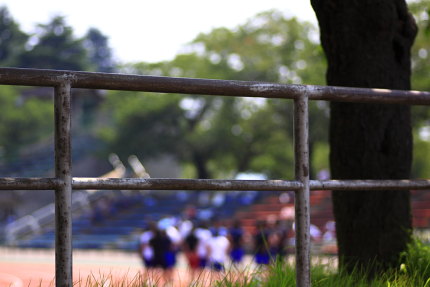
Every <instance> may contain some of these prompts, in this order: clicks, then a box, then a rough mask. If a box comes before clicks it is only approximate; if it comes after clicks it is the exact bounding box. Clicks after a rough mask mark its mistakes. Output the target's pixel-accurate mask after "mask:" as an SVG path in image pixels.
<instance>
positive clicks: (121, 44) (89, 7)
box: [0, 0, 316, 62]
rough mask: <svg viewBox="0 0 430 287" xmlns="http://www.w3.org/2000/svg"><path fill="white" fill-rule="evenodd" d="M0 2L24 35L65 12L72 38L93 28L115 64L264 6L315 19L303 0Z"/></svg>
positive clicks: (163, 54) (162, 54)
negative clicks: (104, 37) (102, 37)
mask: <svg viewBox="0 0 430 287" xmlns="http://www.w3.org/2000/svg"><path fill="white" fill-rule="evenodd" d="M4 5H5V6H6V7H8V9H9V11H10V13H11V14H12V16H13V17H14V19H15V20H16V21H17V22H18V23H19V24H20V25H21V29H22V30H24V31H25V32H28V33H31V32H34V27H35V25H36V24H38V23H47V22H48V21H49V20H50V19H51V18H52V17H53V16H56V15H62V16H65V17H66V21H67V23H68V24H69V25H70V26H72V27H73V28H74V30H75V32H76V35H77V36H82V35H83V34H84V33H85V32H86V31H87V30H88V28H90V27H95V28H98V29H99V30H101V31H102V33H104V34H105V35H107V36H108V37H109V43H110V46H111V47H112V48H113V50H114V55H115V57H116V58H117V60H119V61H121V62H138V61H145V62H157V61H162V60H170V59H173V58H174V56H175V55H176V54H177V53H178V52H179V51H180V50H181V47H182V46H183V45H185V44H186V43H188V42H190V41H191V40H193V39H194V38H195V37H196V36H197V35H198V34H199V33H200V32H209V31H211V29H213V28H216V27H228V28H233V27H235V26H237V25H239V24H242V23H244V22H245V21H246V20H247V19H249V18H251V17H252V16H254V15H255V14H257V13H258V12H262V11H267V10H270V9H277V10H279V11H282V12H283V13H284V14H285V15H286V16H296V17H298V18H299V19H302V20H307V21H311V22H314V23H316V17H315V14H314V12H313V10H312V8H311V6H310V1H307V0H304V1H303V0H264V1H253V0H251V1H250V0H218V1H204V0H152V1H147V0H121V1H106V0H104V1H102V0H74V1H70V0H69V1H63V0H37V1H31V0H0V6H4Z"/></svg>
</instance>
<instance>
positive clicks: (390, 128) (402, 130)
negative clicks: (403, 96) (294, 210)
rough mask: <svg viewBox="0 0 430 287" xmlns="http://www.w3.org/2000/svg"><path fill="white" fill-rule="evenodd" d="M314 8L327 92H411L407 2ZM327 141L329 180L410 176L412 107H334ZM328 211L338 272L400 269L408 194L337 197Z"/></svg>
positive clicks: (411, 28) (371, 0)
mask: <svg viewBox="0 0 430 287" xmlns="http://www.w3.org/2000/svg"><path fill="white" fill-rule="evenodd" d="M311 2H312V6H313V8H314V10H315V12H316V14H317V18H318V22H319V26H320V32H321V42H322V46H323V48H324V51H325V54H326V57H327V60H328V70H327V75H326V77H327V84H328V85H332V86H350V87H372V88H387V89H401V90H408V89H410V74H411V68H410V48H411V46H412V44H413V41H414V38H415V35H416V32H417V28H416V25H415V21H414V20H413V18H412V16H411V15H410V14H409V13H408V9H407V6H406V3H405V1H404V0H360V1H357V0H311ZM329 141H330V167H331V173H332V178H333V179H406V178H409V176H410V167H411V161H412V133H411V125H410V109H409V106H401V105H382V104H350V103H337V102H333V103H331V111H330V135H329ZM333 206H334V207H333V208H334V215H335V220H336V228H337V240H338V247H339V259H340V267H341V268H346V270H347V271H352V269H353V268H354V267H359V268H361V267H365V268H367V269H369V270H370V271H371V273H373V274H375V272H378V271H379V270H381V268H382V269H386V268H389V267H393V266H395V265H396V264H397V263H398V259H399V254H400V252H402V251H404V250H405V248H406V245H407V243H408V241H409V240H410V231H411V228H412V226H411V225H412V224H411V210H410V195H409V191H390V190H387V191H348V192H346V191H336V192H333ZM369 263H373V264H371V265H370V264H369Z"/></svg>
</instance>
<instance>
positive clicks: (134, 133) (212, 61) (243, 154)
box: [0, 0, 430, 179]
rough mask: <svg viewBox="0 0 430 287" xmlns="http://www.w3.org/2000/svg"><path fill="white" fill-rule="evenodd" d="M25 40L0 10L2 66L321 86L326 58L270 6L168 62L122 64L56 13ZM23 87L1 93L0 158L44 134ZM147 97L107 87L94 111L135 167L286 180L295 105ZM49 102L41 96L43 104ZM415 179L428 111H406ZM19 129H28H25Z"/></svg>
mask: <svg viewBox="0 0 430 287" xmlns="http://www.w3.org/2000/svg"><path fill="white" fill-rule="evenodd" d="M429 2H430V1H429V0H421V1H414V2H412V3H410V8H411V11H412V12H413V13H414V15H415V17H416V19H417V24H418V26H419V28H420V30H419V34H418V36H417V39H416V43H415V45H414V47H413V51H412V61H413V78H412V83H413V89H417V90H427V91H429V90H430V82H429V81H428V78H429V76H430V75H429V73H430V69H429V61H428V58H429V57H430V55H429V53H430V38H429V37H430V25H429V9H428V7H429ZM36 28H37V29H36V32H35V34H26V33H24V32H23V31H21V30H20V28H19V24H18V23H16V22H15V20H14V19H13V18H12V16H11V15H10V14H9V12H8V10H7V8H5V7H3V8H0V65H1V66H15V67H33V68H52V69H69V70H88V71H102V72H115V71H120V72H125V73H134V74H145V75H155V76H171V77H196V78H213V79H227V80H246V81H267V82H277V83H285V84H312V85H324V84H325V80H324V75H325V67H326V62H325V58H324V56H323V52H322V49H321V47H320V45H319V40H318V38H319V33H318V30H317V28H316V27H315V26H314V25H312V24H310V23H307V22H302V21H299V20H298V19H296V18H286V17H285V16H284V15H283V14H282V13H281V12H279V11H267V12H263V13H260V14H258V15H256V16H254V17H252V18H250V19H249V20H248V21H247V22H245V23H243V24H242V25H239V26H237V27H235V28H232V29H227V28H216V29H213V30H212V31H210V32H209V33H202V34H200V35H197V36H196V38H195V39H194V40H193V41H192V42H191V43H190V44H189V45H187V47H186V48H185V49H184V51H183V52H182V53H181V54H178V55H177V56H176V57H175V58H174V59H173V60H171V61H164V62H159V63H125V64H122V65H121V66H119V65H117V64H116V63H115V62H114V61H113V58H112V52H111V49H110V47H109V43H108V38H107V37H106V36H105V35H103V34H102V32H101V31H99V30H97V29H94V28H91V29H89V30H88V32H87V33H86V34H85V35H84V36H83V37H81V38H78V37H76V36H75V35H74V33H73V28H72V27H70V26H68V25H67V23H66V22H65V20H64V18H62V17H53V18H52V19H51V20H49V21H48V22H47V23H45V24H40V25H38V26H37V27H36ZM28 89H30V88H25V89H24V88H17V87H6V86H2V87H0V103H1V104H2V113H1V115H0V147H1V148H0V150H1V155H2V156H0V158H3V159H8V158H12V157H13V156H14V155H16V154H18V153H19V151H20V150H21V149H22V148H23V147H24V146H26V145H28V144H30V143H33V142H37V141H38V140H41V139H43V138H46V137H50V136H52V132H53V127H52V120H53V116H52V109H53V108H52V102H51V101H47V100H46V99H41V98H40V99H39V98H31V97H23V96H22V95H23V94H24V92H23V91H28ZM239 96H245V97H243V98H242V97H238V98H227V97H208V96H199V95H178V94H169V95H162V94H154V93H137V92H122V91H111V92H108V94H107V96H106V97H105V99H104V100H103V104H102V106H100V105H99V101H96V102H95V104H94V105H91V109H89V110H87V109H86V110H85V114H88V113H96V114H98V113H100V114H102V116H101V117H95V118H99V119H102V120H101V122H98V123H97V129H98V130H100V132H99V133H100V136H101V138H102V139H103V140H104V141H106V142H107V143H108V148H109V149H108V150H107V152H116V153H118V154H119V155H120V156H121V157H128V156H129V155H130V154H136V155H138V156H139V157H140V158H141V159H143V161H146V160H148V159H152V158H156V157H157V156H158V155H162V154H165V153H168V154H171V155H174V156H176V158H177V159H178V161H179V162H180V163H181V164H182V166H183V167H185V168H184V170H185V171H186V175H187V176H193V177H199V178H209V177H212V178H217V177H234V176H235V175H236V174H237V173H240V172H260V173H264V174H265V175H267V176H268V177H269V178H288V179H292V178H293V177H294V170H293V166H294V165H293V159H294V157H293V119H292V114H293V105H292V101H290V100H279V99H270V100H266V99H260V98H246V95H239ZM48 98H49V97H48ZM328 109H329V106H328V104H327V103H326V102H311V104H310V151H311V164H312V167H313V169H312V171H311V176H312V177H313V178H315V177H316V176H317V173H318V171H320V170H328V168H329V166H328V154H329V146H328V143H327V134H328V121H329V118H328V114H329V113H328ZM413 119H414V135H415V156H414V169H413V170H414V171H413V172H414V176H418V177H428V176H427V174H428V170H430V165H429V160H427V156H426V155H427V154H428V153H427V150H430V145H429V144H430V142H429V141H428V139H427V138H426V137H424V136H423V134H425V131H426V129H425V128H426V127H427V126H428V125H429V120H428V119H429V112H428V108H426V107H415V108H414V110H413ZM23 131H25V132H23Z"/></svg>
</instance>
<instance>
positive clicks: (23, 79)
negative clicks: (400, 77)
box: [0, 68, 430, 287]
mask: <svg viewBox="0 0 430 287" xmlns="http://www.w3.org/2000/svg"><path fill="white" fill-rule="evenodd" d="M0 84H2V85H21V86H46V87H53V88H54V89H55V100H54V106H55V171H56V172H55V178H0V190H16V189H20V190H47V189H48V190H49V189H52V190H55V207H56V228H55V230H56V231H55V234H56V235H55V254H56V256H55V258H56V261H55V264H56V267H55V270H56V271H55V276H56V279H55V280H56V286H70V287H71V286H73V282H72V264H73V263H72V236H71V235H72V228H71V226H72V214H71V193H72V189H130V190H132V189H138V190H259V191H290V190H291V191H294V192H295V193H296V196H295V200H296V201H295V212H296V213H295V214H296V219H295V225H296V270H297V272H296V280H297V281H296V282H297V283H296V284H297V286H301V287H305V286H310V233H309V228H310V206H309V192H310V190H314V189H318V190H353V189H366V190H382V189H387V188H389V189H427V188H430V180H406V179H405V180H327V181H317V180H310V179H309V150H308V136H309V135H308V117H309V116H308V102H309V100H325V101H343V102H365V103H391V104H392V103H396V104H414V105H430V93H429V92H417V91H398V90H383V89H361V88H343V87H325V86H304V85H281V84H272V83H262V82H244V81H225V80H209V79H188V78H168V77H153V76H138V75H124V74H104V73H88V72H71V71H55V70H37V69H16V68H0ZM72 88H87V89H107V90H128V91H144V92H160V93H184V94H201V95H218V96H229V97H265V98H281V99H290V100H294V126H295V127H294V133H295V137H294V141H295V145H294V147H295V174H296V176H295V179H294V180H213V179H136V178H122V179H112V178H111V179H109V178H108V179H99V178H72V170H71V134H70V129H71V126H70V125H71V108H70V107H71V97H72V96H71V94H72V93H71V91H72Z"/></svg>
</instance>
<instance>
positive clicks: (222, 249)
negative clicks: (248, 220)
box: [208, 230, 230, 271]
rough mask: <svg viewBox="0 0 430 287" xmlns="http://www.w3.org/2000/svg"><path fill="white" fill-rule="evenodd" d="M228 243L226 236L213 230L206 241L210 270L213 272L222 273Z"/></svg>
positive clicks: (227, 252) (226, 258)
mask: <svg viewBox="0 0 430 287" xmlns="http://www.w3.org/2000/svg"><path fill="white" fill-rule="evenodd" d="M229 250H230V241H229V240H228V239H227V237H226V236H224V235H221V234H220V233H219V232H218V230H215V231H214V233H213V236H212V238H211V239H210V240H209V241H208V255H209V256H208V258H209V264H210V266H211V268H212V269H213V270H215V271H223V270H224V269H225V264H226V263H227V260H228V254H229Z"/></svg>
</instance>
